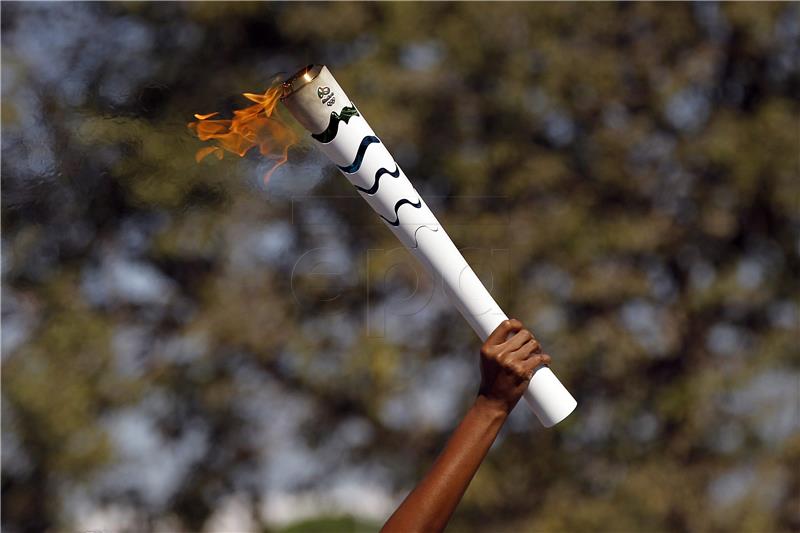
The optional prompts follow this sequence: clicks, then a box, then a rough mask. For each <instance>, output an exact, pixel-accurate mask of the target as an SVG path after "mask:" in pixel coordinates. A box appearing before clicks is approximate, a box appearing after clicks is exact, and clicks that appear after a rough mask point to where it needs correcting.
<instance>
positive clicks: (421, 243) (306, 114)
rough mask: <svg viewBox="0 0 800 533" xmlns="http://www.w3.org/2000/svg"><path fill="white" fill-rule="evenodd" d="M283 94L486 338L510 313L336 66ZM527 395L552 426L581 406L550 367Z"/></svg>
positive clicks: (315, 69)
mask: <svg viewBox="0 0 800 533" xmlns="http://www.w3.org/2000/svg"><path fill="white" fill-rule="evenodd" d="M282 93H283V94H282V96H281V101H282V102H283V103H284V104H285V105H286V107H287V108H288V109H289V112H290V113H291V114H292V115H293V116H294V118H295V119H297V121H298V122H299V123H300V124H301V125H302V126H303V127H304V128H305V129H306V130H308V131H309V132H310V133H311V137H312V138H313V139H314V140H315V141H316V144H317V146H318V147H319V148H320V150H322V152H324V153H325V155H327V156H328V158H330V159H331V160H332V161H333V162H334V163H335V164H336V165H337V166H338V167H339V170H341V171H342V173H343V174H344V175H345V177H346V178H347V179H348V180H350V183H352V184H353V185H354V186H355V188H356V189H357V190H358V192H359V194H361V196H362V197H363V198H364V199H365V200H366V201H367V203H369V205H370V206H372V208H373V209H374V210H375V212H377V213H378V215H379V216H380V217H381V218H382V219H383V221H384V222H385V223H386V225H387V226H388V227H389V229H390V230H392V232H394V234H395V235H396V236H397V238H398V239H400V241H401V242H402V243H403V244H404V245H405V246H406V248H408V249H409V251H410V252H411V253H412V254H414V255H415V256H416V257H417V259H419V260H420V262H422V264H423V265H425V266H426V267H427V268H428V270H429V271H430V273H431V274H433V275H434V276H436V277H441V279H442V281H443V285H444V287H445V291H446V292H447V294H448V295H449V296H450V298H451V299H452V300H453V303H454V304H455V305H456V307H457V308H458V310H459V311H460V312H461V314H462V315H463V316H464V318H465V319H466V320H467V322H469V325H470V326H472V329H474V330H475V333H477V334H478V336H479V337H480V338H481V339H482V340H486V338H487V337H488V336H489V334H490V333H491V332H492V331H494V329H495V328H496V327H497V326H498V325H500V323H501V322H502V321H503V320H506V319H507V318H508V317H506V315H505V313H503V311H502V310H500V307H499V306H498V305H497V303H495V301H494V299H493V298H492V296H491V295H490V294H489V292H488V291H487V290H486V288H485V287H484V286H483V284H482V283H481V281H480V280H479V279H478V277H477V276H476V275H475V273H474V272H473V271H472V269H471V268H470V266H469V265H468V264H467V262H466V260H465V259H464V257H463V256H462V255H461V253H460V252H459V251H458V249H457V248H456V247H455V245H454V244H453V241H451V240H450V237H449V236H448V235H447V232H445V230H444V228H442V226H441V224H439V221H438V220H436V217H435V216H434V215H433V213H432V212H431V210H430V209H428V206H427V205H426V204H425V201H424V200H423V199H422V197H421V196H420V195H419V193H417V191H416V190H415V189H414V187H413V186H412V185H411V182H410V181H409V180H408V178H407V177H406V175H405V174H404V173H403V171H402V170H401V169H400V167H399V166H398V165H397V163H396V162H395V160H394V159H393V158H392V156H391V155H390V154H389V151H388V150H387V149H386V147H385V146H384V145H383V143H382V142H381V141H380V139H379V138H378V137H377V136H376V135H375V133H374V132H373V131H372V129H371V128H370V127H369V124H367V122H366V120H364V117H363V116H361V113H360V112H359V111H358V109H357V108H356V107H355V106H354V105H353V103H352V102H351V101H350V99H349V98H348V97H347V95H346V94H345V93H344V91H343V90H342V88H341V87H340V86H339V84H338V83H337V82H336V80H335V79H334V77H333V76H332V75H331V73H330V71H329V70H328V69H327V68H326V67H324V66H321V65H310V66H308V67H306V68H304V69H303V70H301V71H300V72H298V73H297V74H295V75H294V76H292V77H291V78H290V79H289V80H287V81H286V82H284V83H283V87H282ZM198 118H199V117H198ZM524 397H525V400H526V402H527V403H528V405H529V406H530V407H531V409H532V410H533V412H534V413H535V414H536V416H537V417H538V418H539V420H540V421H541V422H542V424H544V426H545V427H551V426H553V425H555V424H557V423H558V422H560V421H561V420H563V419H564V418H566V417H567V416H568V415H569V414H570V413H571V412H572V411H573V410H574V409H575V407H576V406H577V402H576V401H575V398H573V397H572V395H571V394H570V393H569V391H567V389H566V388H564V386H563V385H562V384H561V382H560V381H559V380H558V378H557V377H556V376H555V374H553V372H552V371H551V370H550V369H549V368H548V367H546V366H542V367H540V368H538V369H537V370H536V372H535V374H534V375H533V378H532V379H531V381H530V384H529V385H528V390H527V391H526V392H525V395H524Z"/></svg>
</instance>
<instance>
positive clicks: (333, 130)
mask: <svg viewBox="0 0 800 533" xmlns="http://www.w3.org/2000/svg"><path fill="white" fill-rule="evenodd" d="M357 116H359V114H358V109H356V108H355V106H352V107H351V106H348V107H343V108H342V114H341V115H340V114H338V113H337V112H336V111H333V112H331V120H330V122H328V127H327V128H325V131H323V132H322V133H313V134H311V136H312V137H313V138H314V139H316V140H318V141H319V142H321V143H322V144H327V143H329V142H331V141H332V140H334V139H335V138H336V134H337V133H339V122H340V121H341V122H344V123H345V124H347V123H348V122H349V121H350V119H351V118H352V117H357Z"/></svg>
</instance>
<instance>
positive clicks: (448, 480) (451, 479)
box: [382, 396, 508, 533]
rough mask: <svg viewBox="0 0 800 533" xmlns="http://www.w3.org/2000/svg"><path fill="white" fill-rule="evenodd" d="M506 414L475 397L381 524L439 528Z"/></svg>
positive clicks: (405, 532)
mask: <svg viewBox="0 0 800 533" xmlns="http://www.w3.org/2000/svg"><path fill="white" fill-rule="evenodd" d="M507 416H508V414H507V413H506V412H505V411H504V410H503V409H501V408H499V407H498V406H496V405H495V404H493V403H492V402H490V401H487V400H486V399H485V398H483V397H480V396H479V397H478V399H477V400H476V401H475V403H474V404H473V405H472V407H471V408H470V410H469V411H468V412H467V414H466V415H465V416H464V419H463V420H462V421H461V423H460V424H459V425H458V427H457V428H456V430H455V432H454V433H453V435H452V436H451V437H450V439H449V440H448V441H447V444H446V445H445V448H444V450H443V451H442V453H441V454H440V455H439V457H438V458H437V459H436V462H435V463H434V464H433V466H432V467H431V469H430V471H429V472H428V473H427V475H426V476H425V478H423V480H422V481H421V482H420V483H419V485H417V487H416V488H415V489H414V490H413V491H412V492H411V493H410V494H409V495H408V496H407V497H406V499H405V500H404V501H403V503H402V504H401V505H400V507H399V508H398V509H397V511H395V513H394V514H393V515H392V516H391V518H389V520H388V521H387V522H386V524H385V525H384V526H383V529H382V531H383V532H385V533H389V532H394V531H398V532H402V533H411V532H417V533H421V532H426V533H427V532H429V531H441V530H443V529H444V527H445V525H447V521H448V520H449V519H450V515H452V514H453V511H454V510H455V508H456V506H457V505H458V502H459V501H460V500H461V496H462V495H463V494H464V491H466V490H467V487H468V486H469V483H470V481H471V480H472V477H473V476H474V475H475V472H476V471H477V470H478V467H479V466H480V464H481V462H482V461H483V458H484V457H485V456H486V453H487V452H488V451H489V448H490V447H491V445H492V443H493V442H494V440H495V438H496V437H497V433H498V432H499V431H500V428H501V427H502V426H503V423H504V422H505V420H506V418H507Z"/></svg>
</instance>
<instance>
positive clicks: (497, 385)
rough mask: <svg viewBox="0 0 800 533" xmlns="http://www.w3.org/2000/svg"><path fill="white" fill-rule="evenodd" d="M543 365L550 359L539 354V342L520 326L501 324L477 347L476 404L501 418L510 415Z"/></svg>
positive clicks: (505, 321)
mask: <svg viewBox="0 0 800 533" xmlns="http://www.w3.org/2000/svg"><path fill="white" fill-rule="evenodd" d="M512 334H513V336H511V337H510V338H509V335H512ZM547 364H550V356H549V355H547V354H545V353H542V349H541V346H539V342H538V341H537V340H536V339H535V338H534V337H533V334H532V333H531V332H530V331H528V330H527V329H525V327H524V326H523V324H522V322H520V321H519V320H516V319H511V320H504V321H503V322H502V323H501V324H500V325H499V326H497V329H495V330H494V331H493V332H492V333H491V335H489V338H488V339H486V342H484V343H483V346H481V387H480V390H479V391H478V400H479V401H481V402H482V403H486V404H487V405H489V406H491V407H493V408H495V409H499V410H500V411H501V412H502V413H504V414H508V413H510V412H511V410H512V409H513V408H514V406H515V405H516V404H517V402H518V401H519V399H520V397H521V396H522V394H523V393H524V392H525V389H526V388H527V387H528V382H529V381H530V380H531V377H533V374H534V372H535V371H536V369H537V368H538V367H539V366H541V365H547Z"/></svg>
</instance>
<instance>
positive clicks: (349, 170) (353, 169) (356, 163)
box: [339, 135, 381, 174]
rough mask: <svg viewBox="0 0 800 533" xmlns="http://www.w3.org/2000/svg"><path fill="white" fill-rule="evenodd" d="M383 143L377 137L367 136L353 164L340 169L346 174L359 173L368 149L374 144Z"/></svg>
mask: <svg viewBox="0 0 800 533" xmlns="http://www.w3.org/2000/svg"><path fill="white" fill-rule="evenodd" d="M379 142H381V140H380V139H378V138H377V137H375V136H374V135H367V136H366V137H364V138H363V139H361V146H359V147H358V153H357V154H356V158H355V159H354V160H353V162H352V163H350V164H349V165H347V166H346V167H339V170H341V171H342V172H344V173H346V174H352V173H354V172H358V169H359V168H361V163H362V162H363V161H364V154H365V153H366V151H367V147H369V145H370V144H372V143H379Z"/></svg>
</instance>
